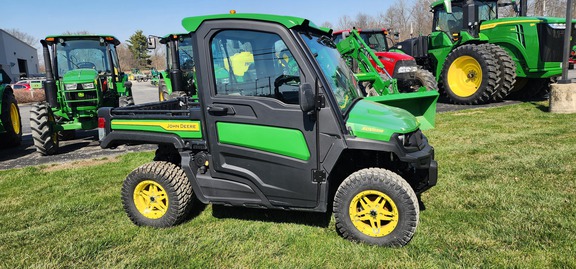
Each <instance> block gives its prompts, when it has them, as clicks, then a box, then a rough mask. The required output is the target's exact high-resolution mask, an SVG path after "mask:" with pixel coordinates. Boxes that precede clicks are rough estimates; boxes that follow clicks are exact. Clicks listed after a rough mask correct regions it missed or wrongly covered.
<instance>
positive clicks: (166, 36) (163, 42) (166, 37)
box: [160, 33, 188, 44]
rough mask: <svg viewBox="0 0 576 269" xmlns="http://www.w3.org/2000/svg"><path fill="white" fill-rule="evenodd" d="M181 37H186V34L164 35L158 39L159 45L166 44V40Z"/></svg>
mask: <svg viewBox="0 0 576 269" xmlns="http://www.w3.org/2000/svg"><path fill="white" fill-rule="evenodd" d="M183 35H188V33H170V34H167V35H164V36H163V37H160V44H166V43H167V42H168V40H170V39H171V38H172V39H177V38H179V37H181V36H183Z"/></svg>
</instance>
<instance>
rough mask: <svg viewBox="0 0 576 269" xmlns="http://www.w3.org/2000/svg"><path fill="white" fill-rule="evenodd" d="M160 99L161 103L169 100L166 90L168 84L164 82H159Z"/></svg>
mask: <svg viewBox="0 0 576 269" xmlns="http://www.w3.org/2000/svg"><path fill="white" fill-rule="evenodd" d="M158 99H159V100H160V101H166V100H168V99H169V94H168V89H167V88H166V82H164V80H160V81H159V82H158Z"/></svg>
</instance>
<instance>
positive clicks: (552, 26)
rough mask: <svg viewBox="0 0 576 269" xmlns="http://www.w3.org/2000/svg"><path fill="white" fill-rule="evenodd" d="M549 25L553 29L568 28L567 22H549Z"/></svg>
mask: <svg viewBox="0 0 576 269" xmlns="http://www.w3.org/2000/svg"><path fill="white" fill-rule="evenodd" d="M548 26H550V28H552V29H556V30H559V29H566V24H565V23H549V24H548Z"/></svg>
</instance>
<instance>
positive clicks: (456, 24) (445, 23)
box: [432, 6, 463, 34]
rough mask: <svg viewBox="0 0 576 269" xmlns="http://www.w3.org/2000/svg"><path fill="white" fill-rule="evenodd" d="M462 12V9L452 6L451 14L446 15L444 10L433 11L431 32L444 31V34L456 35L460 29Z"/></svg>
mask: <svg viewBox="0 0 576 269" xmlns="http://www.w3.org/2000/svg"><path fill="white" fill-rule="evenodd" d="M462 16H463V11H462V7H459V6H452V13H450V14H448V13H446V10H444V9H436V10H435V11H434V23H433V24H434V29H432V31H444V32H446V33H449V34H451V33H457V32H460V30H461V29H462V25H463V21H462Z"/></svg>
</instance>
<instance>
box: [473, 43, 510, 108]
mask: <svg viewBox="0 0 576 269" xmlns="http://www.w3.org/2000/svg"><path fill="white" fill-rule="evenodd" d="M480 46H481V47H484V48H485V49H486V50H488V51H490V52H491V53H492V55H493V56H494V59H496V62H497V63H498V66H499V67H500V83H499V84H498V87H497V88H496V89H495V90H494V94H493V95H492V96H491V97H490V101H491V102H501V101H502V100H504V98H506V96H508V94H510V92H511V91H512V89H513V88H514V83H515V82H516V63H514V60H512V57H510V55H509V54H508V53H507V52H506V51H505V50H504V49H503V48H502V47H500V46H498V45H494V44H483V45H480Z"/></svg>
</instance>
